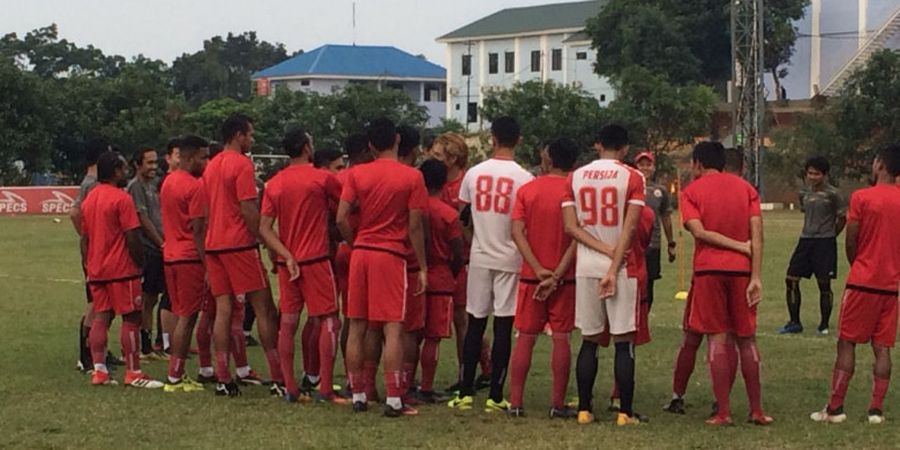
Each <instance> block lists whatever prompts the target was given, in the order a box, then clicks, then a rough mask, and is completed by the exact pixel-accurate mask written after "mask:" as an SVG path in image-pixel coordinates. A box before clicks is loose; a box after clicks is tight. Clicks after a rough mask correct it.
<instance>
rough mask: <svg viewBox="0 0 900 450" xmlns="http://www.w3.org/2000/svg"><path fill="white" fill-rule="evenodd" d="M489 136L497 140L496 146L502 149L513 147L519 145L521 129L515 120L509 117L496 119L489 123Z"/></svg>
mask: <svg viewBox="0 0 900 450" xmlns="http://www.w3.org/2000/svg"><path fill="white" fill-rule="evenodd" d="M491 135H493V136H494V138H495V139H497V144H500V145H502V146H504V147H515V146H516V145H518V144H519V138H520V137H521V136H522V129H521V128H519V123H518V122H516V119H513V118H512V117H509V116H503V117H498V118H496V119H494V120H493V121H492V122H491Z"/></svg>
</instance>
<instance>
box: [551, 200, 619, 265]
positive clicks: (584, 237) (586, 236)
mask: <svg viewBox="0 0 900 450" xmlns="http://www.w3.org/2000/svg"><path fill="white" fill-rule="evenodd" d="M563 224H564V225H565V229H566V234H568V235H569V236H572V239H574V240H576V241H577V242H578V243H580V244H581V245H584V246H586V247H588V248H590V249H591V250H594V251H596V252H599V253H602V254H604V255H606V256H609V257H610V258H612V257H613V254H614V253H615V248H614V247H613V246H611V245H609V244H606V243H604V242H603V241H601V240H599V239H597V238H595V237H594V236H593V235H592V234H591V233H588V232H587V230H585V229H584V228H582V227H581V226H580V225H579V224H578V216H577V215H576V213H575V205H566V206H564V207H563Z"/></svg>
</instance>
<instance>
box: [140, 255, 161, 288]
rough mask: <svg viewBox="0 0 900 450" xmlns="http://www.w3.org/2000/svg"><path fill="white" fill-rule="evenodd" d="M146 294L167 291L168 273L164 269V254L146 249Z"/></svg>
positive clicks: (144, 286) (144, 285) (144, 284)
mask: <svg viewBox="0 0 900 450" xmlns="http://www.w3.org/2000/svg"><path fill="white" fill-rule="evenodd" d="M142 288H143V291H144V293H145V294H150V295H159V294H162V293H163V292H165V291H166V274H165V272H164V269H163V258H162V254H161V253H159V252H157V251H153V250H147V249H144V283H143V286H142Z"/></svg>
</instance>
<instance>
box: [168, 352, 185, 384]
mask: <svg viewBox="0 0 900 450" xmlns="http://www.w3.org/2000/svg"><path fill="white" fill-rule="evenodd" d="M168 376H169V381H170V382H173V383H174V382H176V381H177V380H180V379H181V378H182V377H184V358H179V357H177V356H175V355H171V356H169V372H168ZM173 380H175V381H173Z"/></svg>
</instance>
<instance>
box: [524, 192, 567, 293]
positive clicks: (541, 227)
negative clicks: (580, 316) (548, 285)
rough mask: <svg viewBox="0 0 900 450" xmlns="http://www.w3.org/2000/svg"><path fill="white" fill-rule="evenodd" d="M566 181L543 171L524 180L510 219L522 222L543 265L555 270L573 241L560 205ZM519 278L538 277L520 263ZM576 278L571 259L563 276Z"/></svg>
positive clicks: (564, 193) (529, 267) (527, 265)
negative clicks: (539, 174) (543, 173)
mask: <svg viewBox="0 0 900 450" xmlns="http://www.w3.org/2000/svg"><path fill="white" fill-rule="evenodd" d="M568 189H569V182H568V180H567V178H566V177H561V176H557V175H542V176H540V177H537V178H535V179H534V180H532V181H530V182H528V183H526V184H525V185H524V186H522V187H521V188H520V189H519V193H518V194H517V195H516V204H515V206H514V207H513V213H512V220H518V221H521V222H524V223H525V234H526V236H527V238H528V244H529V245H530V246H531V251H532V252H533V253H534V256H535V257H536V258H537V260H538V262H540V263H541V265H542V266H544V268H546V269H549V270H554V269H556V267H557V266H558V265H559V262H560V261H561V260H562V257H563V255H564V254H565V253H566V250H567V249H568V248H569V245H570V244H571V243H572V238H571V237H569V235H568V234H566V230H565V227H564V225H563V217H562V216H563V215H562V211H563V210H562V208H560V205H562V203H563V201H565V199H566V192H567V191H568ZM521 278H522V279H527V280H534V279H537V276H536V275H535V274H534V269H532V268H531V266H530V265H529V264H528V263H527V262H523V263H522V271H521ZM564 279H566V280H574V279H575V264H574V261H573V263H572V265H571V266H569V270H568V271H567V272H566V275H565V277H564Z"/></svg>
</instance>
